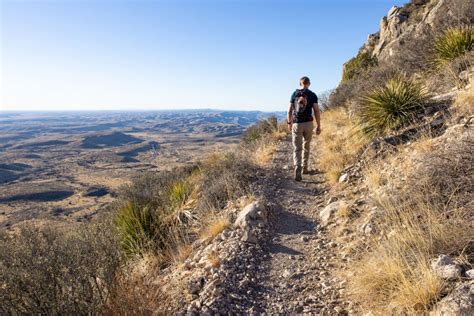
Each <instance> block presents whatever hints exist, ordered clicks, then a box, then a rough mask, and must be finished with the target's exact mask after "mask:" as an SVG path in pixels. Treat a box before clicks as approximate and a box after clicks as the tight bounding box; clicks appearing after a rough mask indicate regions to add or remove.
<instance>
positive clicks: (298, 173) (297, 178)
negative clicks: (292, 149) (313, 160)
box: [295, 167, 302, 181]
mask: <svg viewBox="0 0 474 316" xmlns="http://www.w3.org/2000/svg"><path fill="white" fill-rule="evenodd" d="M301 180H302V177H301V167H296V168H295V181H301Z"/></svg>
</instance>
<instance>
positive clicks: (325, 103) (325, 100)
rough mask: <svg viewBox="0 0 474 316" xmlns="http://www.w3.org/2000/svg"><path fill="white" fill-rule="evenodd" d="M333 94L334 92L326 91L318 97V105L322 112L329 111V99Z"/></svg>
mask: <svg viewBox="0 0 474 316" xmlns="http://www.w3.org/2000/svg"><path fill="white" fill-rule="evenodd" d="M333 92H334V90H327V91H323V92H322V93H320V94H319V95H318V104H319V108H320V109H321V110H322V111H325V110H327V109H329V98H330V96H331V94H332V93H333Z"/></svg>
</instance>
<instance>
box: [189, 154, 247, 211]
mask: <svg viewBox="0 0 474 316" xmlns="http://www.w3.org/2000/svg"><path fill="white" fill-rule="evenodd" d="M250 157H251V154H250V153H249V152H248V150H246V149H244V148H242V149H241V150H240V151H239V152H226V153H224V154H223V155H221V156H220V157H214V159H212V160H208V161H207V162H204V163H203V165H202V169H201V170H202V177H201V179H200V182H199V186H200V188H199V200H198V202H197V203H198V208H199V209H200V210H213V209H214V210H215V209H217V210H219V209H222V208H223V207H225V206H226V205H227V202H229V201H232V200H236V199H238V198H240V197H242V196H245V195H247V194H248V193H250V183H251V182H252V181H253V180H254V179H255V173H256V167H255V165H254V164H253V163H252V161H251V159H250Z"/></svg>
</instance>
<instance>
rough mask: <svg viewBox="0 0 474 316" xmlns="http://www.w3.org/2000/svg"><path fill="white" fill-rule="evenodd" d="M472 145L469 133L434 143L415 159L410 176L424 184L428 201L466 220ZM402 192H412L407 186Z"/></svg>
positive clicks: (473, 178)
mask: <svg viewBox="0 0 474 316" xmlns="http://www.w3.org/2000/svg"><path fill="white" fill-rule="evenodd" d="M473 145H474V141H473V140H472V137H470V136H469V135H459V136H456V139H451V140H450V141H448V142H446V143H442V144H440V145H438V146H436V147H433V150H432V151H430V152H429V153H426V154H425V155H423V156H420V157H418V158H415V159H414V160H415V162H417V163H418V165H419V167H418V168H417V170H416V172H414V173H413V175H412V176H411V179H412V181H413V183H418V184H419V185H421V186H422V187H423V188H426V192H425V193H426V195H427V196H429V201H428V202H429V203H430V204H433V205H435V206H436V207H438V208H441V209H444V210H445V211H446V212H448V213H449V212H452V211H453V212H454V211H455V210H458V211H460V213H461V214H462V215H463V216H465V217H466V219H469V220H472V219H473V217H474V213H473V211H472V210H473V206H474V202H473V200H472V196H473V195H474V146H473ZM402 193H403V196H404V198H405V199H406V200H408V199H409V196H410V195H411V194H412V192H411V191H410V190H407V191H403V192H402ZM448 213H445V214H446V215H448ZM473 250H474V249H473Z"/></svg>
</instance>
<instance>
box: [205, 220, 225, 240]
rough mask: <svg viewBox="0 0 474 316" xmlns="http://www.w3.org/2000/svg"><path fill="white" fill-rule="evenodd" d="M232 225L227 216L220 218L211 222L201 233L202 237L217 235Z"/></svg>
mask: <svg viewBox="0 0 474 316" xmlns="http://www.w3.org/2000/svg"><path fill="white" fill-rule="evenodd" d="M229 226H230V222H229V220H228V219H227V218H219V219H217V220H215V221H214V222H212V223H211V224H209V226H207V227H206V228H205V229H204V230H203V231H202V233H201V237H202V238H209V237H212V238H213V237H215V236H217V235H219V234H220V233H221V232H222V231H223V230H224V229H226V228H228V227H229Z"/></svg>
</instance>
